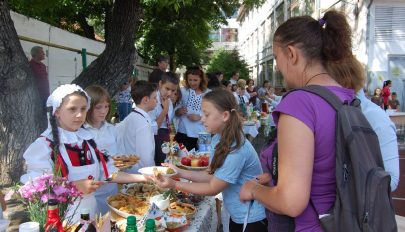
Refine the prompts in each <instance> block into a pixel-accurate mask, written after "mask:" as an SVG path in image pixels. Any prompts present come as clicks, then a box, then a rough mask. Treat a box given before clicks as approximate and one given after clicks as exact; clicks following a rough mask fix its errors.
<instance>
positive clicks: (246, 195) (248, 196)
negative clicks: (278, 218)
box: [239, 181, 259, 202]
mask: <svg viewBox="0 0 405 232" xmlns="http://www.w3.org/2000/svg"><path fill="white" fill-rule="evenodd" d="M258 184H259V183H257V182H256V181H247V182H245V184H243V185H242V188H241V189H240V193H239V198H240V201H241V202H245V201H250V200H254V197H253V193H252V192H253V190H254V188H255V187H256V185H258Z"/></svg>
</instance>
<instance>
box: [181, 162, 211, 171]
mask: <svg viewBox="0 0 405 232" xmlns="http://www.w3.org/2000/svg"><path fill="white" fill-rule="evenodd" d="M178 166H181V167H183V168H185V169H187V170H191V171H203V170H205V169H207V168H208V166H209V165H208V166H205V167H191V166H186V165H183V164H181V163H178Z"/></svg>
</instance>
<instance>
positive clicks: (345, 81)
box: [274, 10, 365, 90]
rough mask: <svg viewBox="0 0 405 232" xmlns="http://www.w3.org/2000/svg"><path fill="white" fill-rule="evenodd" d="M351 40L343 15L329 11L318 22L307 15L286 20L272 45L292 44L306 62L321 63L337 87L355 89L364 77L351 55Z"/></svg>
mask: <svg viewBox="0 0 405 232" xmlns="http://www.w3.org/2000/svg"><path fill="white" fill-rule="evenodd" d="M351 37H352V33H351V29H350V25H349V24H348V23H347V21H346V17H345V15H343V14H342V13H340V12H337V11H335V10H331V11H327V12H326V13H325V14H324V16H323V18H322V19H320V20H319V21H318V20H315V19H313V18H312V17H310V16H299V17H294V18H290V19H289V20H287V21H286V22H285V23H283V24H281V26H280V27H278V28H277V30H276V32H275V33H274V42H277V43H280V44H281V45H284V46H287V45H296V46H297V47H298V48H300V49H301V50H302V51H303V53H304V56H305V57H306V58H308V59H309V60H310V62H311V61H313V60H314V61H319V62H322V63H323V65H324V67H325V68H326V70H328V72H329V74H330V75H331V76H332V77H333V78H334V79H335V80H336V81H337V82H338V83H339V84H340V85H342V86H344V87H346V88H351V89H355V90H358V89H360V88H361V87H362V86H363V85H364V80H365V75H364V68H363V67H362V65H361V63H360V62H359V61H358V60H357V59H356V58H355V57H354V55H353V53H352V40H351Z"/></svg>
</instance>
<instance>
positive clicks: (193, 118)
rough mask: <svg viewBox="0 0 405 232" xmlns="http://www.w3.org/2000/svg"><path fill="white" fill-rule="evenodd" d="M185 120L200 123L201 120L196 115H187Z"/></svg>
mask: <svg viewBox="0 0 405 232" xmlns="http://www.w3.org/2000/svg"><path fill="white" fill-rule="evenodd" d="M187 118H188V119H189V120H190V121H200V120H201V116H200V115H197V114H189V115H187Z"/></svg>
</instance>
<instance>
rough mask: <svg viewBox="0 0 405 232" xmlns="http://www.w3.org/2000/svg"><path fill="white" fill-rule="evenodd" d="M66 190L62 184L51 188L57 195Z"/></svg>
mask: <svg viewBox="0 0 405 232" xmlns="http://www.w3.org/2000/svg"><path fill="white" fill-rule="evenodd" d="M67 191H68V190H67V189H66V188H65V187H64V186H56V187H54V188H53V192H54V193H55V194H56V195H57V196H59V195H62V194H64V193H66V192H67Z"/></svg>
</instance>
